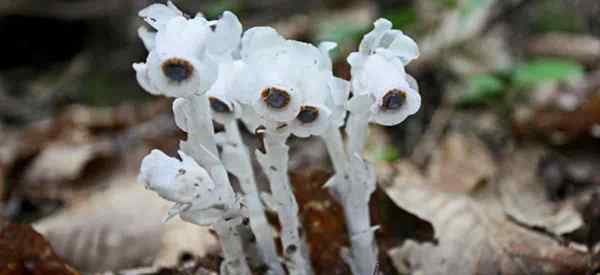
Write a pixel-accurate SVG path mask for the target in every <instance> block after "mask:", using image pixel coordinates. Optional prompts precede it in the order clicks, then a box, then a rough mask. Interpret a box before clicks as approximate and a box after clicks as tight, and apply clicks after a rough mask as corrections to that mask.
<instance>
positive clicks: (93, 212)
mask: <svg viewBox="0 0 600 275" xmlns="http://www.w3.org/2000/svg"><path fill="white" fill-rule="evenodd" d="M136 163H138V162H136ZM136 166H137V165H136ZM136 170H137V169H129V171H126V172H122V173H117V174H114V175H112V176H109V177H108V178H106V181H107V182H108V189H107V190H104V191H101V192H97V193H96V194H94V195H93V196H92V197H90V198H88V199H86V200H85V201H82V202H79V203H76V204H74V205H72V206H71V207H70V208H68V209H66V210H65V211H63V212H61V213H60V214H58V215H56V216H50V217H48V218H45V219H43V220H41V221H39V222H38V223H36V224H35V228H36V229H38V230H39V231H40V232H42V233H43V234H44V235H45V236H46V237H47V238H48V240H49V241H50V242H51V243H52V245H53V246H54V247H55V249H56V251H57V253H58V254H59V255H61V256H62V257H64V258H65V259H66V260H67V261H68V262H70V263H72V264H73V265H74V266H76V267H78V268H80V269H81V270H85V271H90V272H99V271H105V270H119V269H124V268H131V267H135V266H140V265H142V264H144V263H146V264H148V263H152V262H153V261H155V262H156V264H159V265H165V266H172V265H174V264H176V263H177V258H178V256H179V254H180V253H181V252H184V251H185V252H188V253H192V254H193V255H200V256H202V255H204V254H205V253H207V251H209V250H211V249H212V248H214V247H215V246H216V240H215V239H214V237H212V236H211V235H210V233H209V232H208V229H207V228H203V227H198V226H195V225H192V224H187V223H184V222H183V221H181V220H179V219H174V220H172V221H169V222H168V223H167V224H162V222H161V221H162V220H163V218H164V217H165V216H166V214H167V211H168V209H169V208H170V207H171V204H170V203H169V202H167V201H164V200H162V199H161V198H159V197H158V196H156V195H155V194H154V193H152V192H148V191H147V190H144V187H143V185H141V184H137V183H136V176H137V174H136V172H135V171H136Z"/></svg>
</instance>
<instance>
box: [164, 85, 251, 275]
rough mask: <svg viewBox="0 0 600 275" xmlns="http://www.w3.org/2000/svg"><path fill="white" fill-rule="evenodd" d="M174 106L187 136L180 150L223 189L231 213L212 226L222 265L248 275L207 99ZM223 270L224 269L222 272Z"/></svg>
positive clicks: (195, 98) (236, 208) (198, 97)
mask: <svg viewBox="0 0 600 275" xmlns="http://www.w3.org/2000/svg"><path fill="white" fill-rule="evenodd" d="M178 101H179V102H177V101H176V102H175V103H174V113H175V121H176V122H177V124H178V126H179V127H181V128H182V129H183V130H184V131H186V132H187V133H188V140H187V141H185V142H182V143H181V149H182V150H183V151H184V152H185V153H186V154H188V155H190V156H191V157H192V158H194V159H195V160H196V162H198V163H199V164H200V165H201V166H202V167H204V168H205V169H206V170H207V171H208V173H209V174H210V176H211V178H212V179H213V180H214V182H216V183H217V184H221V185H223V187H224V188H225V189H226V195H225V198H224V199H223V200H224V202H223V203H224V207H225V209H224V212H228V213H232V214H230V215H231V217H225V216H223V217H222V219H221V220H219V221H217V222H216V223H214V224H213V227H214V228H215V231H216V232H217V234H218V235H219V239H220V240H221V243H222V247H223V254H224V257H225V262H224V265H226V266H227V269H226V270H228V271H229V272H230V273H227V274H232V275H233V274H235V275H237V274H242V275H246V274H248V275H249V274H251V273H250V268H249V267H248V263H247V260H246V256H245V253H244V250H243V245H242V240H241V237H240V236H239V234H238V232H237V228H236V226H235V225H234V224H233V222H231V221H227V220H226V219H228V220H232V219H234V220H237V219H238V218H240V215H241V213H240V204H239V201H237V198H236V194H235V192H234V190H233V188H232V186H231V183H230V182H229V178H228V176H227V171H226V170H225V166H224V165H223V163H222V162H221V161H220V159H219V158H218V157H216V156H218V151H217V144H216V140H215V134H214V128H213V122H212V119H211V117H210V109H209V102H208V97H207V96H206V95H193V96H190V97H189V98H187V99H178ZM222 270H223V268H222Z"/></svg>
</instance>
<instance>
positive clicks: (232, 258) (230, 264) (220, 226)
mask: <svg viewBox="0 0 600 275" xmlns="http://www.w3.org/2000/svg"><path fill="white" fill-rule="evenodd" d="M240 223H241V217H237V218H236V219H232V220H226V219H220V220H218V221H217V222H216V223H214V224H213V228H214V230H215V231H216V232H217V235H218V236H219V239H220V240H221V244H222V246H223V256H224V258H225V260H224V262H223V263H222V264H221V272H220V273H219V274H224V275H237V274H252V273H251V272H250V269H249V268H248V263H247V262H246V258H245V257H239V255H244V247H243V245H242V239H241V237H240V235H239V233H238V230H237V225H239V224H240Z"/></svg>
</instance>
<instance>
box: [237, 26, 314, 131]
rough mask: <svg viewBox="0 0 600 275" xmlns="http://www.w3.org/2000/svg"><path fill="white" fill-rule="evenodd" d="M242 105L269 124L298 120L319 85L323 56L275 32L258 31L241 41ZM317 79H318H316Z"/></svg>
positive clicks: (254, 29)
mask: <svg viewBox="0 0 600 275" xmlns="http://www.w3.org/2000/svg"><path fill="white" fill-rule="evenodd" d="M241 56H242V60H243V61H244V62H245V63H246V65H247V68H246V70H244V71H245V72H244V73H243V74H242V78H241V82H240V86H242V87H241V88H242V94H241V95H240V96H241V97H240V101H241V102H242V103H245V104H249V105H252V106H253V108H254V109H255V111H256V112H257V113H258V114H259V115H260V116H262V117H263V118H264V119H266V120H270V121H274V122H283V123H287V122H290V121H292V120H294V119H295V118H296V116H297V115H298V114H299V113H300V109H301V107H302V106H303V104H304V101H305V98H306V97H307V96H308V94H309V92H308V91H309V90H311V89H313V88H314V87H315V86H319V85H320V83H317V84H315V82H317V80H316V79H321V77H320V76H319V74H320V73H321V70H320V68H321V67H322V66H323V65H322V64H321V63H322V62H323V60H322V59H323V58H322V55H321V53H320V51H319V49H317V48H316V47H314V46H312V45H310V44H306V43H302V42H298V41H293V40H285V39H283V38H282V37H281V36H280V35H279V34H278V33H277V32H276V31H275V30H274V29H272V28H267V27H258V28H252V29H250V30H248V31H247V32H246V33H245V34H244V36H243V38H242V50H241ZM314 77H317V78H314Z"/></svg>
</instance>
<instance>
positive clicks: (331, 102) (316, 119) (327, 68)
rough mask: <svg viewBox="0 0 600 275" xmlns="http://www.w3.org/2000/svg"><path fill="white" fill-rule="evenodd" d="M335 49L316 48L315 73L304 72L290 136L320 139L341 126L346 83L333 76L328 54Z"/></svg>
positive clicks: (323, 45)
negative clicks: (300, 100)
mask: <svg viewBox="0 0 600 275" xmlns="http://www.w3.org/2000/svg"><path fill="white" fill-rule="evenodd" d="M336 46H337V45H336V44H335V43H332V42H324V43H321V44H320V45H319V50H320V54H321V56H320V57H321V58H320V60H319V64H318V65H319V66H316V68H317V70H314V69H313V70H307V71H306V74H305V76H304V77H305V78H307V79H310V82H309V83H308V85H307V86H306V90H305V100H304V103H303V104H302V106H301V107H300V113H298V115H297V116H296V118H295V119H294V120H292V121H291V122H290V123H289V126H290V131H291V133H292V134H294V135H296V136H299V137H308V136H310V135H322V134H324V133H325V131H327V129H329V127H333V126H334V127H340V126H341V125H342V124H343V121H344V118H345V114H346V110H345V108H344V103H345V102H346V100H347V98H348V93H349V86H348V85H347V82H346V81H344V80H342V79H339V78H336V77H334V76H333V72H332V71H331V70H332V62H331V58H330V57H329V51H330V50H332V49H334V48H335V47H336Z"/></svg>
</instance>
